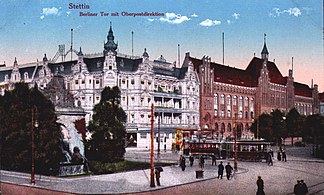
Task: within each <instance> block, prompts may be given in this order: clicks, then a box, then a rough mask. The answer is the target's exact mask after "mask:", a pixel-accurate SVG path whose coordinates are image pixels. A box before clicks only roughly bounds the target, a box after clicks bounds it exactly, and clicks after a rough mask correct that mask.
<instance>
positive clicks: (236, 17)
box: [232, 13, 240, 20]
mask: <svg viewBox="0 0 324 195" xmlns="http://www.w3.org/2000/svg"><path fill="white" fill-rule="evenodd" d="M232 16H233V17H234V18H235V19H236V20H237V19H239V18H240V14H239V13H234V14H233V15H232Z"/></svg>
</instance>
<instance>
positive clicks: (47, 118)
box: [0, 83, 62, 174]
mask: <svg viewBox="0 0 324 195" xmlns="http://www.w3.org/2000/svg"><path fill="white" fill-rule="evenodd" d="M36 109H37V110H36ZM33 111H34V119H37V121H38V124H39V126H38V128H34V132H35V145H36V149H35V172H36V173H43V174H50V173H53V171H54V170H58V167H59V162H60V160H61V158H62V154H61V151H60V138H61V131H60V129H59V126H58V124H57V123H56V120H57V117H56V114H55V110H54V106H53V104H52V103H51V102H50V101H49V100H48V99H46V97H45V96H44V95H43V94H42V93H41V92H40V91H39V90H38V89H37V87H34V88H33V89H29V87H28V85H27V84H25V83H17V84H15V88H14V90H12V91H6V92H5V95H4V96H0V121H1V123H0V134H1V166H2V167H1V168H3V169H7V170H14V171H23V172H29V171H30V170H31V128H32V112H33Z"/></svg>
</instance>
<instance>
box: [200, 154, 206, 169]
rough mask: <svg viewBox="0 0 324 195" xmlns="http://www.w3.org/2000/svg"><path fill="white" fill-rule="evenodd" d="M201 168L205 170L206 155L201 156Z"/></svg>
mask: <svg viewBox="0 0 324 195" xmlns="http://www.w3.org/2000/svg"><path fill="white" fill-rule="evenodd" d="M200 167H201V168H204V167H205V158H204V155H201V156H200Z"/></svg>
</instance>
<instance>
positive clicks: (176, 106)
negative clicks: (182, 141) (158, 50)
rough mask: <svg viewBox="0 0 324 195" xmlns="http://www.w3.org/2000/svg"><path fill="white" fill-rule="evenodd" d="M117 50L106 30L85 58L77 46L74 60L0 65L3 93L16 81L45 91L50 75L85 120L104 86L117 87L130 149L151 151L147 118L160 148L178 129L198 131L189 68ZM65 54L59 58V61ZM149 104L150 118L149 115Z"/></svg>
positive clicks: (192, 73) (169, 142) (195, 80)
mask: <svg viewBox="0 0 324 195" xmlns="http://www.w3.org/2000/svg"><path fill="white" fill-rule="evenodd" d="M117 48H118V45H117V44H116V43H115V41H114V35H113V31H112V27H111V26H110V29H109V31H108V36H107V42H106V43H105V44H104V50H103V52H102V53H98V54H90V55H87V54H83V52H82V50H81V48H80V50H79V51H75V50H70V51H69V52H71V54H72V53H74V55H76V56H77V59H75V60H70V61H65V60H62V61H61V62H55V61H53V60H49V59H48V58H47V56H46V54H45V55H44V57H43V60H42V61H41V62H35V63H30V64H23V65H19V64H18V62H17V60H16V59H15V61H14V64H13V67H7V66H4V65H2V66H1V67H0V82H1V83H0V88H1V94H4V92H5V90H10V89H12V88H13V87H14V85H13V84H14V83H16V82H26V83H29V84H30V85H31V86H33V85H34V84H35V83H36V84H37V85H38V87H39V88H40V89H44V90H45V89H46V88H47V85H48V83H49V82H50V81H51V80H52V79H53V78H54V76H57V75H59V76H61V77H63V78H64V83H65V88H66V89H67V90H68V91H69V92H70V93H71V94H72V95H73V97H74V104H75V106H76V107H81V108H83V109H84V111H85V112H86V116H85V118H86V121H87V122H88V121H89V120H91V117H92V109H93V107H94V105H95V104H97V103H99V101H100V95H101V91H102V90H103V88H104V87H106V86H109V87H113V86H118V87H119V89H120V90H121V106H122V108H123V109H124V111H125V112H126V114H127V123H126V130H127V138H128V144H129V145H130V146H137V147H143V148H149V146H150V128H151V117H154V127H155V132H156V134H155V136H156V138H157V137H159V138H160V140H157V139H155V144H156V143H157V142H158V141H159V142H160V146H161V149H164V148H165V149H170V148H171V146H172V143H173V142H174V140H175V139H174V138H175V129H176V128H179V127H180V128H194V129H197V128H199V80H198V75H197V73H196V72H195V71H194V67H193V64H186V65H185V66H182V67H176V66H175V64H174V63H169V62H167V61H166V60H165V59H164V57H163V56H162V55H161V56H160V57H159V58H158V59H156V60H151V59H150V57H149V54H148V52H147V50H146V49H144V53H143V55H142V56H141V57H137V56H127V55H124V54H120V53H118V52H117ZM60 49H62V46H60ZM67 55H68V53H67V54H65V55H62V59H64V58H65V57H66V56H67ZM53 59H58V58H57V57H54V58H53ZM71 59H72V57H71ZM56 98H58V99H59V98H61V96H59V95H57V97H56ZM152 105H154V116H151V107H152ZM158 131H159V136H158V133H157V132H158ZM155 147H157V146H155Z"/></svg>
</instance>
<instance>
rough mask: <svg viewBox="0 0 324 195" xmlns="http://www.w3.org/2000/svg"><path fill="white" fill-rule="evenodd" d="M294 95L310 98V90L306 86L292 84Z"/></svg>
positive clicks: (296, 83)
mask: <svg viewBox="0 0 324 195" xmlns="http://www.w3.org/2000/svg"><path fill="white" fill-rule="evenodd" d="M294 88H295V95H299V96H304V97H312V89H311V88H310V87H308V85H306V84H302V83H298V82H294Z"/></svg>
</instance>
